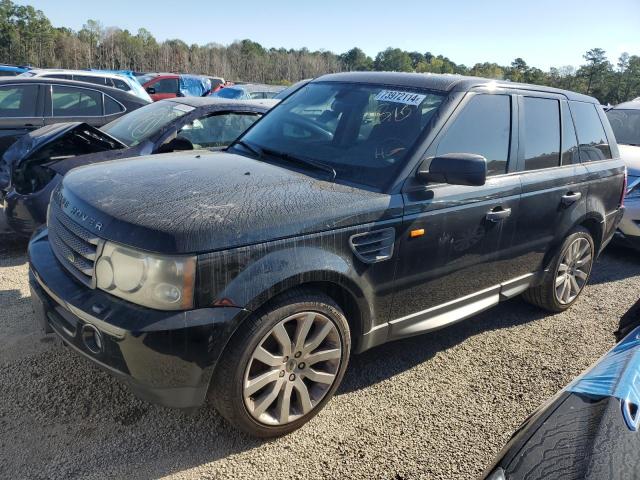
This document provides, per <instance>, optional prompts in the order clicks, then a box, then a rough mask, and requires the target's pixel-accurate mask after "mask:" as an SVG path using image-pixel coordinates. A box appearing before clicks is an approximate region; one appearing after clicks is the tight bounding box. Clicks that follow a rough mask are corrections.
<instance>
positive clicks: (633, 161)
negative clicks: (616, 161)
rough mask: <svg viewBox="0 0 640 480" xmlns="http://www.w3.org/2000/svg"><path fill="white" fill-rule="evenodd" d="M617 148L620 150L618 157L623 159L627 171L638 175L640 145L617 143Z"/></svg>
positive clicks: (639, 172) (639, 170) (639, 173)
mask: <svg viewBox="0 0 640 480" xmlns="http://www.w3.org/2000/svg"><path fill="white" fill-rule="evenodd" d="M618 150H620V158H622V160H623V161H624V163H625V165H626V166H627V169H628V170H629V173H631V174H632V175H635V176H638V175H640V147H634V146H633V145H620V144H618Z"/></svg>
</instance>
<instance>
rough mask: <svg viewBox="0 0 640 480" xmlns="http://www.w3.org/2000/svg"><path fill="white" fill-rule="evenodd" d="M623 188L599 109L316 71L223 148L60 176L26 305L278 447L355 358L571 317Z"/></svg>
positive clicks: (79, 343)
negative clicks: (532, 316) (519, 314)
mask: <svg viewBox="0 0 640 480" xmlns="http://www.w3.org/2000/svg"><path fill="white" fill-rule="evenodd" d="M624 182H625V167H624V165H623V163H622V162H621V161H620V159H619V155H618V149H617V146H616V143H615V139H614V136H613V134H612V132H611V129H610V126H609V123H608V121H607V118H606V116H605V115H604V114H603V112H602V110H601V108H600V107H599V106H598V104H597V102H596V101H595V100H594V99H592V98H590V97H585V96H582V95H578V94H575V93H571V92H566V91H560V90H553V89H549V88H545V87H538V86H532V85H522V84H514V83H502V82H495V81H490V80H483V79H478V78H465V77H459V76H446V75H443V76H439V75H419V74H399V73H398V74H396V73H345V74H333V75H326V76H323V77H320V78H318V79H315V80H313V81H311V82H310V83H309V84H308V85H306V86H304V87H302V88H301V89H300V90H298V91H297V92H295V93H294V94H293V95H291V96H290V97H288V98H287V99H285V100H284V101H283V102H282V103H281V104H279V105H278V106H276V107H275V108H274V109H273V110H271V111H270V112H269V113H268V114H266V115H265V116H264V117H263V118H262V119H261V120H259V121H258V122H256V123H255V124H254V125H253V126H252V127H251V128H250V129H249V130H248V131H247V132H246V133H245V134H244V135H243V136H242V137H241V138H240V139H238V140H237V141H236V142H235V143H234V144H232V145H231V147H229V149H228V150H227V151H226V152H222V153H211V154H208V155H206V154H195V153H189V152H180V153H172V154H167V155H156V156H153V157H147V158H145V157H142V158H137V159H135V160H131V161H129V160H116V161H113V162H107V163H103V164H100V165H95V166H87V167H81V168H79V169H75V170H72V171H71V172H70V173H68V174H67V175H66V176H65V178H64V180H63V182H62V183H61V185H59V186H58V187H57V189H56V190H55V191H54V193H53V197H52V201H51V207H50V211H49V215H48V224H47V228H44V229H42V230H41V231H39V232H38V233H37V234H36V235H35V236H34V237H33V238H32V240H31V242H30V245H29V256H30V283H31V287H32V292H33V295H32V297H33V299H34V305H35V309H36V311H37V312H38V315H39V318H40V319H41V321H42V325H43V326H44V328H45V330H46V331H53V332H55V333H56V334H57V335H59V336H60V337H62V339H63V340H64V341H65V342H66V343H67V344H69V345H70V346H72V347H74V348H75V349H76V350H77V351H78V352H79V353H81V354H84V355H85V356H87V357H88V358H90V359H91V360H93V361H94V362H95V363H96V364H98V365H100V366H102V367H103V368H106V369H107V370H109V371H110V372H112V373H113V374H114V375H116V376H117V377H119V378H121V379H123V380H124V381H125V382H126V383H128V384H129V385H130V387H131V388H132V389H133V390H134V391H135V392H136V393H137V394H138V395H139V396H141V397H142V398H145V399H147V400H150V401H154V402H158V403H161V404H164V405H168V406H174V407H193V406H197V405H200V404H203V403H204V402H205V400H207V399H210V400H211V401H212V402H213V405H214V406H215V407H216V408H217V409H218V410H219V411H220V413H221V414H222V415H223V416H224V417H226V418H227V419H228V420H229V421H230V422H231V423H232V424H234V425H236V426H237V427H239V428H241V429H243V430H245V431H247V432H250V433H251V434H253V435H257V436H262V437H269V436H275V435H281V434H284V433H287V432H290V431H292V430H294V429H296V428H298V427H300V426H301V425H302V424H304V423H305V422H307V421H308V420H309V419H310V418H311V417H312V416H314V415H315V414H316V413H318V411H319V410H320V409H321V408H322V406H323V405H324V404H325V403H326V402H327V401H328V400H329V398H330V397H331V396H332V394H333V393H334V392H335V390H336V388H337V387H338V385H339V384H340V381H341V379H342V377H343V374H344V372H345V369H346V368H347V362H348V360H349V356H350V355H351V353H352V352H362V351H364V350H367V349H370V348H372V347H374V346H376V345H379V344H382V343H384V342H387V341H390V340H394V339H399V338H403V337H407V336H410V335H416V334H421V333H425V332H430V331H434V330H436V329H438V328H441V327H444V326H446V325H451V324H453V323H454V322H456V321H459V320H462V319H464V318H467V317H470V316H472V315H473V314H475V313H477V312H479V311H482V310H484V309H487V308H489V307H491V306H493V305H496V304H497V303H498V302H500V301H502V300H506V299H509V298H512V297H514V296H516V295H519V294H523V295H524V298H525V299H527V300H528V301H530V302H532V303H534V304H536V305H539V306H540V307H542V308H545V309H547V310H549V311H555V312H557V311H561V310H564V309H566V308H569V307H570V306H571V305H572V304H573V303H574V302H575V301H576V300H577V299H578V297H579V295H580V293H581V292H582V290H583V288H584V286H585V284H586V283H587V281H588V279H589V275H590V272H591V266H592V264H593V261H594V259H595V258H596V257H597V255H598V254H599V253H600V252H601V250H602V249H603V248H604V246H605V245H606V244H607V242H608V241H609V240H610V239H611V237H612V235H613V232H614V231H615V230H616V226H617V224H618V222H619V221H620V218H621V215H622V211H623V207H622V205H621V204H622V197H623V191H624ZM77 374H78V375H81V374H83V372H81V371H78V373H77Z"/></svg>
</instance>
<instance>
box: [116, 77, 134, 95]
mask: <svg viewBox="0 0 640 480" xmlns="http://www.w3.org/2000/svg"><path fill="white" fill-rule="evenodd" d="M113 86H114V87H116V88H117V89H118V90H122V91H124V92H128V91H129V90H131V88H130V87H129V85H127V82H125V81H124V80H120V79H119V78H114V79H113Z"/></svg>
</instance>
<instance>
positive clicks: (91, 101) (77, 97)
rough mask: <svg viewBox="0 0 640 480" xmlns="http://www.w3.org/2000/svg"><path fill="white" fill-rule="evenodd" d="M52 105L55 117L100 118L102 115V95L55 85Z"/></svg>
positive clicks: (92, 91)
mask: <svg viewBox="0 0 640 480" xmlns="http://www.w3.org/2000/svg"><path fill="white" fill-rule="evenodd" d="M51 105H52V110H53V116H54V117H99V116H101V115H102V93H101V92H97V91H95V90H90V89H87V88H75V87H63V86H61V85H53V86H52V89H51Z"/></svg>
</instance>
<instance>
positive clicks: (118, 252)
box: [96, 242, 196, 310]
mask: <svg viewBox="0 0 640 480" xmlns="http://www.w3.org/2000/svg"><path fill="white" fill-rule="evenodd" d="M195 276H196V258H195V257H192V256H168V255H156V254H152V253H146V252H140V251H137V250H134V249H131V248H128V247H124V246H122V245H118V244H115V243H111V242H106V243H105V245H104V248H103V249H102V254H101V255H100V258H99V259H98V262H97V263H96V284H97V287H98V288H99V289H101V290H104V291H105V292H109V293H110V294H112V295H115V296H116V297H120V298H122V299H124V300H128V301H130V302H133V303H137V304H138V305H143V306H145V307H150V308H155V309H158V310H185V309H188V308H192V307H193V290H194V285H195Z"/></svg>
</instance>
